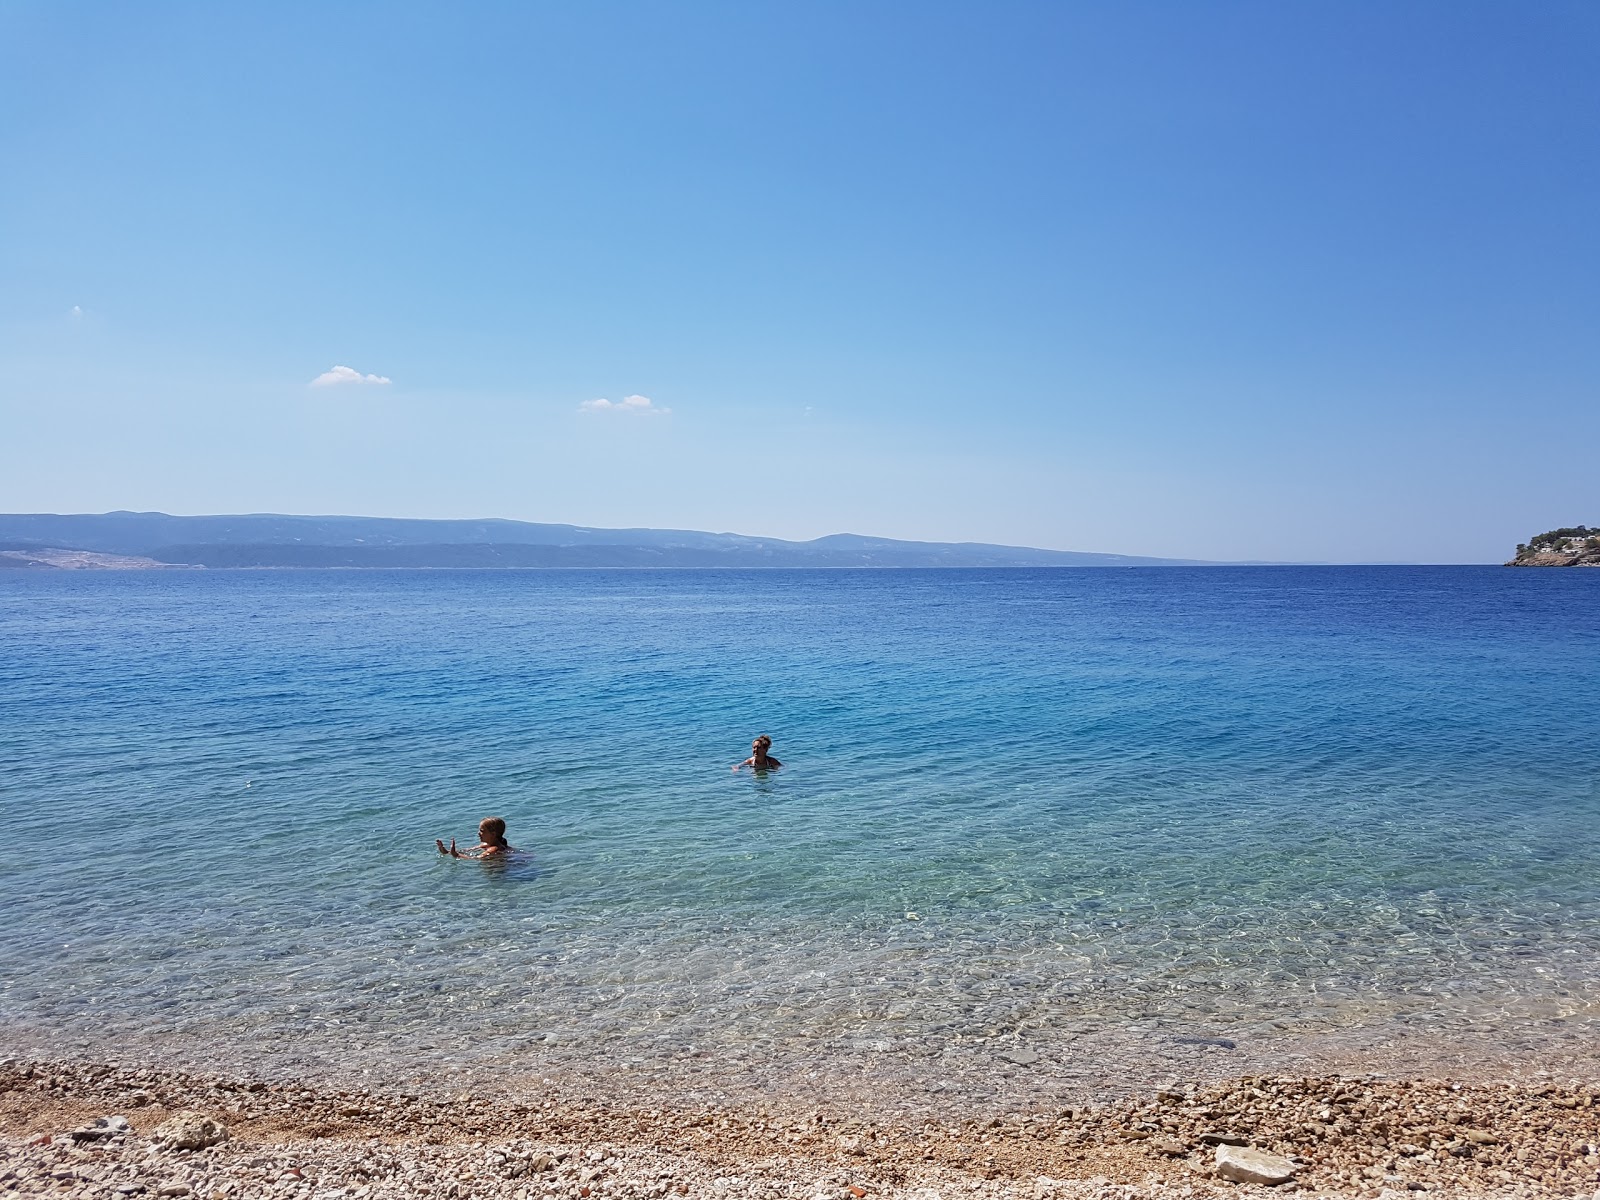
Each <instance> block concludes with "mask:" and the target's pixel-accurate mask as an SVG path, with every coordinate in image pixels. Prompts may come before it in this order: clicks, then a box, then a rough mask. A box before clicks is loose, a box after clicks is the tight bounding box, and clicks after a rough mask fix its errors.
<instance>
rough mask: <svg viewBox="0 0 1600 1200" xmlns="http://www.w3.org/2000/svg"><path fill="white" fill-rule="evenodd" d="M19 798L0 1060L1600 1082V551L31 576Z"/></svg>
mask: <svg viewBox="0 0 1600 1200" xmlns="http://www.w3.org/2000/svg"><path fill="white" fill-rule="evenodd" d="M761 733H766V734H769V735H770V736H771V737H772V738H773V749H772V753H773V754H774V755H775V756H776V757H777V758H778V759H779V760H781V762H782V764H783V766H782V767H781V769H779V770H776V771H773V772H770V773H767V774H763V775H757V774H755V773H753V772H751V771H749V770H741V771H734V770H732V769H730V768H731V767H732V766H733V764H735V763H736V762H738V761H739V760H741V759H743V758H744V757H745V756H746V755H748V754H749V752H750V750H749V746H750V741H751V739H752V738H753V737H754V736H756V735H757V734H761ZM485 816H500V817H503V818H504V819H505V821H506V823H507V826H508V837H509V840H510V841H511V843H512V844H513V845H514V846H515V847H517V849H518V853H517V854H516V855H514V856H512V857H511V858H510V859H509V860H507V861H503V862H477V861H470V860H457V859H452V858H448V857H441V856H440V854H439V853H438V851H437V849H436V847H435V839H436V838H442V839H444V840H445V841H446V842H447V843H448V841H449V839H450V838H452V837H454V838H456V839H457V840H458V841H460V842H461V843H462V844H463V845H466V844H470V843H472V842H473V841H475V840H476V828H477V824H478V821H479V820H480V819H481V818H483V817H485ZM0 817H3V828H4V831H5V849H4V851H3V853H0V862H3V866H0V920H3V923H4V925H3V930H0V1056H3V1055H5V1054H11V1055H23V1056H42V1057H68V1056H71V1057H78V1058H89V1059H92V1060H98V1061H105V1062H118V1063H121V1064H127V1063H131V1062H142V1063H160V1064H165V1065H168V1066H174V1067H180V1068H184V1069H197V1070H212V1071H223V1072H229V1073H233V1074H236V1075H245V1076H250V1077H252V1078H256V1077H259V1078H299V1079H308V1078H309V1079H317V1080H326V1081H343V1082H351V1081H354V1082H356V1083H361V1084H364V1085H367V1086H372V1087H395V1088H415V1087H438V1086H444V1085H448V1086H449V1087H451V1088H456V1087H459V1088H461V1089H466V1090H473V1089H498V1090H502V1091H528V1090H534V1091H537V1090H539V1089H546V1090H565V1091H567V1092H574V1091H586V1092H589V1093H592V1094H604V1095H613V1094H615V1095H623V1094H627V1095H633V1096H639V1095H648V1096H652V1097H655V1098H657V1099H661V1100H662V1101H663V1102H671V1101H672V1100H674V1099H680V1100H685V1101H696V1102H698V1101H703V1100H707V1099H708V1098H709V1099H710V1100H712V1101H724V1102H727V1103H742V1102H745V1101H747V1100H750V1099H751V1098H754V1097H760V1096H771V1095H784V1096H789V1097H798V1098H801V1099H805V1098H807V1097H811V1098H819V1099H836V1100H841V1101H849V1102H857V1103H866V1102H872V1103H878V1104H902V1105H913V1106H915V1105H924V1106H928V1105H934V1106H937V1105H947V1106H948V1105H954V1106H967V1107H979V1108H981V1107H985V1106H988V1107H996V1108H1005V1107H1007V1106H1010V1107H1017V1106H1024V1107H1025V1106H1027V1105H1029V1104H1033V1103H1039V1104H1043V1103H1046V1102H1051V1103H1053V1102H1056V1101H1061V1102H1068V1101H1070V1100H1072V1099H1073V1098H1075V1097H1077V1098H1082V1097H1084V1096H1095V1095H1106V1094H1107V1093H1116V1092H1121V1091H1137V1090H1138V1089H1140V1088H1144V1087H1151V1086H1157V1085H1159V1084H1160V1082H1161V1081H1162V1080H1170V1079H1204V1078H1213V1077H1220V1076H1225V1075H1230V1074H1239V1073H1247V1072H1249V1071H1267V1070H1272V1071H1297V1072H1302V1073H1304V1072H1315V1071H1340V1072H1363V1071H1365V1072H1368V1073H1383V1072H1386V1071H1387V1072H1411V1073H1416V1072H1421V1073H1434V1074H1450V1075H1471V1074H1474V1073H1477V1074H1483V1073H1488V1074H1490V1075H1497V1074H1519V1073H1520V1074H1545V1075H1552V1074H1553V1075H1557V1076H1560V1075H1563V1074H1568V1075H1572V1076H1575V1077H1576V1076H1585V1077H1589V1078H1600V1071H1597V1068H1596V1052H1595V1051H1594V1050H1593V1048H1592V1047H1594V1046H1595V1045H1596V1043H1597V1042H1600V1038H1597V1036H1596V1035H1597V1034H1600V1022H1597V1020H1596V1018H1597V1017H1600V836H1597V833H1600V571H1584V570H1578V569H1574V570H1542V571H1541V570H1506V569H1502V568H1496V567H1477V566H1469V567H1305V568H1300V567H1238V568H1233V567H1215V568H1166V569H1117V568H1109V569H1033V570H873V571H850V570H830V571H824V570H816V571H781V570H773V571H503V572H497V571H394V572H389V571H333V570H330V571H186V570H173V571H149V572H137V571H123V572H109V571H107V572H96V571H44V570H38V571H31V570H13V571H7V572H3V573H0Z"/></svg>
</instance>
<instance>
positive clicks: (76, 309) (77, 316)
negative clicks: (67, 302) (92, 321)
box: [67, 304, 83, 321]
mask: <svg viewBox="0 0 1600 1200" xmlns="http://www.w3.org/2000/svg"><path fill="white" fill-rule="evenodd" d="M67 316H69V317H71V318H72V319H73V320H74V321H81V320H83V306H82V305H80V304H74V305H73V306H72V308H71V309H70V310H69V311H68V312H67Z"/></svg>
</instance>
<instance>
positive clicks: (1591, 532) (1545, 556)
mask: <svg viewBox="0 0 1600 1200" xmlns="http://www.w3.org/2000/svg"><path fill="white" fill-rule="evenodd" d="M1506 566H1508V567H1600V529H1590V528H1589V527H1588V526H1585V525H1573V526H1569V527H1568V528H1565V529H1552V530H1549V531H1548V532H1546V533H1541V534H1539V535H1537V536H1536V537H1533V538H1531V539H1529V540H1528V541H1527V542H1524V543H1523V544H1522V545H1520V546H1518V547H1517V554H1516V557H1515V558H1513V559H1512V560H1511V561H1510V562H1508V563H1506Z"/></svg>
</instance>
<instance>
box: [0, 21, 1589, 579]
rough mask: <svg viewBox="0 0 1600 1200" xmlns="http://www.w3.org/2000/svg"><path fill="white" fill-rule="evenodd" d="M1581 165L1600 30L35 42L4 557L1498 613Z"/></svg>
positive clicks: (1584, 406) (10, 164) (1563, 468)
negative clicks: (208, 541)
mask: <svg viewBox="0 0 1600 1200" xmlns="http://www.w3.org/2000/svg"><path fill="white" fill-rule="evenodd" d="M1597 126H1600V6H1596V5H1594V4H1593V3H1589V2H1587V0H1586V2H1584V3H1562V2H1559V0H1551V2H1543V3H1538V4H1525V3H1498V4H1484V3H1476V2H1473V0H1450V2H1448V3H1430V2H1425V0H1415V2H1408V3H1404V4H1394V3H1388V2H1384V3H1376V2H1374V3H1360V2H1344V3H1283V2H1282V0H1271V2H1263V3H1245V2H1240V3H1228V2H1222V3H1211V4H1191V3H1137V2H1134V3H1127V4H1120V3H1119V4H1111V3H1104V4H1068V3H1052V4H977V3H970V4H950V3H930V2H919V3H876V4H872V3H868V4H862V3H820V2H819V3H807V4H761V3H748V2H740V3H729V4H710V3H678V4H665V3H651V4H645V3H639V4H613V3H603V2H602V3H585V4H550V5H532V4H498V5H443V4H437V5H416V4H408V3H403V2H399V3H391V4H384V5H355V4H349V5H320V4H317V5H313V4H304V5H296V4H281V3H275V4H272V5H246V4H226V5H218V4H209V3H208V4H193V5H183V4H161V3H156V4H149V5H113V4H82V5H61V4H54V3H32V2H17V0H13V2H11V3H8V4H6V5H4V6H3V7H0V161H3V162H4V163H5V167H4V186H3V187H0V438H3V440H4V442H5V443H6V451H5V453H4V455H3V460H0V461H3V462H4V468H3V470H0V510H3V511H13V512H14V511H80V512H82V511H104V510H107V509H113V508H131V509H160V510H163V511H168V512H183V513H198V512H239V511H253V512H262V511H272V512H302V513H357V514H368V515H392V516H434V517H466V516H503V517H515V518H521V519H526V520H542V521H569V522H573V523H577V524H589V525H606V526H614V525H646V526H656V527H667V526H675V527H685V528H697V529H712V530H731V531H736V532H741V533H751V534H762V535H770V536H778V537H791V538H808V537H814V536H818V535H821V534H826V533H833V532H842V531H849V532H857V533H872V534H880V535H884V536H890V537H905V538H922V539H930V540H978V541H991V542H1007V543H1014V544H1026V545H1035V546H1046V547H1054V548H1060V549H1071V550H1098V551H1117V552H1123V553H1136V554H1156V555H1176V556H1186V557H1187V556H1195V557H1207V558H1223V559H1241V558H1251V559H1302V560H1305V559H1314V560H1329V561H1383V560H1406V561H1443V562H1467V561H1491V560H1497V559H1499V558H1502V557H1504V556H1506V555H1507V554H1508V553H1509V551H1510V550H1511V548H1512V547H1513V545H1514V544H1515V543H1516V542H1517V541H1520V540H1523V539H1524V538H1525V537H1526V536H1527V535H1529V534H1531V533H1534V532H1537V531H1539V530H1541V529H1545V528H1549V527H1551V526H1554V525H1564V524H1569V523H1574V522H1580V521H1581V522H1593V521H1595V520H1596V519H1600V487H1597V478H1600V471H1597V470H1596V468H1595V456H1594V453H1593V444H1594V438H1595V430H1596V416H1595V414H1596V413H1597V412H1600V403H1597V400H1600V337H1597V336H1596V330H1597V328H1600V253H1597V250H1600V221H1597V220H1596V213H1597V212H1600V187H1597V185H1600V145H1597V140H1600V139H1597V136H1596V134H1597ZM335 367H343V368H346V369H347V370H348V372H349V373H351V374H353V375H356V376H359V377H360V378H359V379H354V380H352V379H348V378H346V377H344V376H342V375H341V377H340V379H339V380H338V381H335V382H331V383H323V384H316V385H314V384H313V381H314V380H317V379H318V378H319V377H323V376H325V375H327V374H328V373H330V372H332V371H333V369H334V368H335ZM368 377H373V378H371V379H369V378H368ZM377 380H383V381H384V382H378V381H377ZM629 397H639V398H644V399H635V400H634V401H633V402H632V403H631V404H630V403H626V400H627V398H629ZM645 399H647V400H648V404H646V403H645V402H644V400H645ZM597 400H605V401H607V402H608V403H607V404H606V405H595V404H594V403H593V402H594V401H597Z"/></svg>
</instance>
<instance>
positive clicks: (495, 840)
mask: <svg viewBox="0 0 1600 1200" xmlns="http://www.w3.org/2000/svg"><path fill="white" fill-rule="evenodd" d="M478 840H479V841H480V842H482V843H483V844H484V845H485V846H504V845H505V844H506V819H505V818H504V817H485V818H484V819H483V820H481V821H479V822H478Z"/></svg>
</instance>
